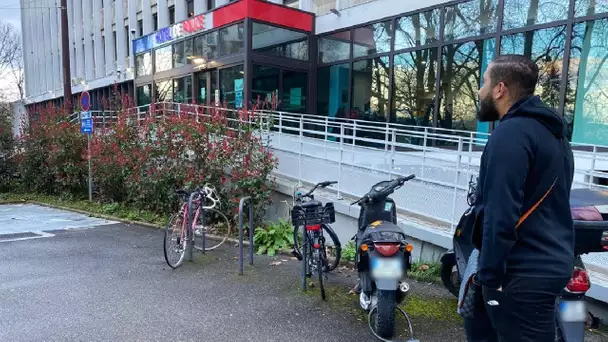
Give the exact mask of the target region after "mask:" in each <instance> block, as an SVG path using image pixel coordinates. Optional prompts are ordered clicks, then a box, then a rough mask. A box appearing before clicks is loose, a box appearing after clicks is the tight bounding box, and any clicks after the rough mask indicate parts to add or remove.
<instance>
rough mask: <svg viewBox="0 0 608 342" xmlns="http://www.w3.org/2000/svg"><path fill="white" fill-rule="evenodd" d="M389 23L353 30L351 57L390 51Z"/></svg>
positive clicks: (390, 29)
mask: <svg viewBox="0 0 608 342" xmlns="http://www.w3.org/2000/svg"><path fill="white" fill-rule="evenodd" d="M391 26H392V25H391V22H390V21H384V22H381V23H377V24H372V25H368V26H365V27H360V28H357V29H355V30H354V36H353V37H354V39H353V55H354V56H353V57H362V56H369V55H374V54H377V53H383V52H389V51H390V49H391V34H392V32H393V30H392V28H391Z"/></svg>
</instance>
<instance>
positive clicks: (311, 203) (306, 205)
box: [302, 200, 323, 208]
mask: <svg viewBox="0 0 608 342" xmlns="http://www.w3.org/2000/svg"><path fill="white" fill-rule="evenodd" d="M322 205H323V203H321V202H319V201H316V200H312V201H308V202H304V203H302V208H314V207H319V206H322Z"/></svg>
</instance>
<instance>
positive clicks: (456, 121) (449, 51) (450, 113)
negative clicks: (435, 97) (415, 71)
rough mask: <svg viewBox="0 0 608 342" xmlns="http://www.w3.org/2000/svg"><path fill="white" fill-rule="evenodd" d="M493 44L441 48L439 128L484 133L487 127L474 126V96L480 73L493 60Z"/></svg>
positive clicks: (486, 124) (492, 42) (475, 107)
mask: <svg viewBox="0 0 608 342" xmlns="http://www.w3.org/2000/svg"><path fill="white" fill-rule="evenodd" d="M495 51H496V41H495V40H494V39H487V40H477V41H471V42H466V43H461V44H452V45H447V46H444V48H443V52H442V53H443V56H442V63H441V64H442V65H441V95H442V98H441V106H440V108H439V112H438V113H436V115H437V122H438V125H439V127H442V128H448V129H459V130H466V131H479V132H488V129H489V125H488V123H479V124H478V122H477V110H478V108H479V101H478V99H477V93H478V91H479V88H480V87H481V85H482V80H483V73H484V72H485V71H486V69H487V68H488V64H490V62H491V61H492V59H494V54H495Z"/></svg>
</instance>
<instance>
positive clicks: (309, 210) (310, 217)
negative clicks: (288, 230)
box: [291, 202, 336, 227]
mask: <svg viewBox="0 0 608 342" xmlns="http://www.w3.org/2000/svg"><path fill="white" fill-rule="evenodd" d="M291 222H292V223H293V225H294V227H300V226H312V225H318V224H328V223H334V222H336V211H335V209H334V204H333V203H331V202H329V203H326V204H325V206H323V204H322V203H321V202H316V203H310V202H309V203H305V204H304V205H297V206H295V207H294V208H293V210H292V211H291Z"/></svg>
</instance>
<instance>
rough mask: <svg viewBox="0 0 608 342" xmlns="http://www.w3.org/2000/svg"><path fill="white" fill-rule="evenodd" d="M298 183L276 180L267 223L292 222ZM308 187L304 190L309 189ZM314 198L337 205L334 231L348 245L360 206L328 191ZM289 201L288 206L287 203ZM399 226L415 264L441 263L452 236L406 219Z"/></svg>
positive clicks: (354, 232) (354, 229)
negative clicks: (410, 249) (336, 196)
mask: <svg viewBox="0 0 608 342" xmlns="http://www.w3.org/2000/svg"><path fill="white" fill-rule="evenodd" d="M296 185H297V183H296V182H294V181H291V180H287V179H278V180H277V192H275V194H274V195H273V197H272V201H273V204H272V205H271V206H270V208H269V209H268V211H267V213H266V219H267V220H268V221H275V220H277V219H278V218H283V219H285V220H288V219H289V206H288V205H287V203H289V205H291V203H292V197H291V196H292V193H293V189H294V186H296ZM309 188H310V187H307V188H305V189H309ZM315 195H316V196H315V199H317V200H319V201H321V202H323V203H326V202H329V201H331V202H334V206H335V208H336V222H335V223H334V224H332V228H333V229H334V231H335V232H336V234H337V235H338V238H339V239H340V243H341V244H342V246H345V245H346V244H347V243H348V242H349V241H350V239H351V238H352V237H353V236H354V235H355V234H356V232H357V217H358V215H359V207H357V206H353V207H349V203H348V202H347V201H345V200H343V199H342V200H340V199H336V198H335V196H333V195H332V194H331V193H329V192H325V191H319V190H318V191H315ZM285 201H287V203H285ZM399 226H400V227H401V229H402V230H403V232H404V233H405V234H406V235H407V236H408V237H409V239H408V242H409V243H410V244H412V245H413V246H414V250H413V258H414V260H415V261H418V260H422V261H427V262H431V261H439V258H441V256H442V255H443V253H444V252H445V251H446V249H447V248H450V247H451V237H450V236H447V235H441V234H438V233H435V232H432V231H429V228H428V227H422V226H421V225H420V224H416V223H415V222H411V221H409V220H408V218H407V217H403V216H402V217H399Z"/></svg>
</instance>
